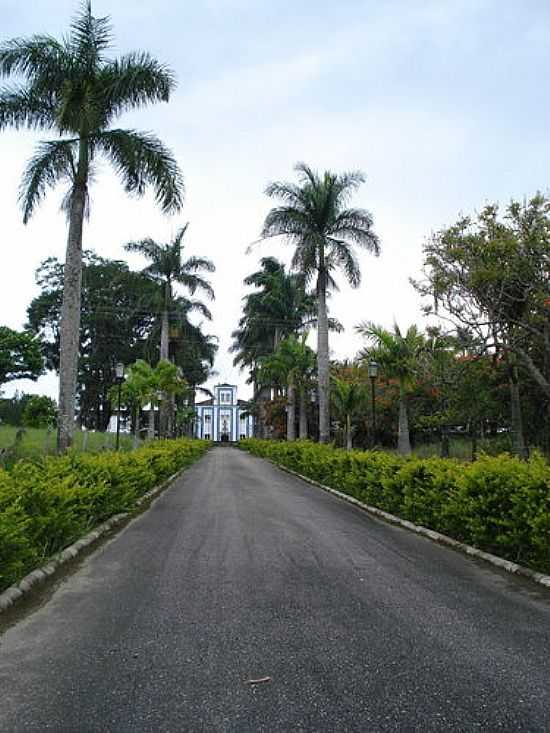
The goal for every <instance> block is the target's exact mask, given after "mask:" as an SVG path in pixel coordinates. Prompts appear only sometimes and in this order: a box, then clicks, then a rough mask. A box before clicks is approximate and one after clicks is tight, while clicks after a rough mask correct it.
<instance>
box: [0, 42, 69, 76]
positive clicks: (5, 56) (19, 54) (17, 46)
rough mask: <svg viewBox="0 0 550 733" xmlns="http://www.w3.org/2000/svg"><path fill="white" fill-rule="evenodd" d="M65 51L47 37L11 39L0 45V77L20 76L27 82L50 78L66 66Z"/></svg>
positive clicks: (58, 43) (60, 44) (62, 46)
mask: <svg viewBox="0 0 550 733" xmlns="http://www.w3.org/2000/svg"><path fill="white" fill-rule="evenodd" d="M66 62H67V51H66V48H65V47H64V45H63V44H62V43H60V42H59V41H57V40H56V39H55V38H52V37H51V36H48V35H35V36H32V37H31V38H13V39H11V40H10V41H5V42H4V43H3V44H2V45H0V76H11V75H12V74H20V75H21V76H23V77H25V78H26V79H29V80H34V79H36V78H37V77H42V78H43V77H45V76H46V77H50V78H51V76H52V72H54V71H58V69H59V68H60V67H61V66H63V65H64V64H66Z"/></svg>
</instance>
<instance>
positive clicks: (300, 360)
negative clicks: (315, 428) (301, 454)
mask: <svg viewBox="0 0 550 733" xmlns="http://www.w3.org/2000/svg"><path fill="white" fill-rule="evenodd" d="M306 337H307V335H306V336H304V337H302V338H301V339H298V338H296V336H292V335H291V336H287V337H286V338H284V339H283V340H282V341H281V342H280V344H279V345H278V347H277V350H276V351H275V352H274V353H273V354H271V355H270V356H267V357H264V358H263V359H262V360H261V361H260V374H259V377H260V379H261V380H262V381H264V379H267V380H270V381H275V382H278V381H280V382H282V383H284V384H286V398H287V399H286V408H287V440H289V441H291V440H295V439H296V392H297V391H298V393H299V405H300V420H299V424H300V439H304V438H307V401H306V395H307V387H308V384H309V380H310V379H311V371H312V367H313V364H314V360H315V353H314V352H313V351H312V350H311V349H310V348H309V347H308V346H307V345H306V343H305V339H306Z"/></svg>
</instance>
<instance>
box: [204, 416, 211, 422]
mask: <svg viewBox="0 0 550 733" xmlns="http://www.w3.org/2000/svg"><path fill="white" fill-rule="evenodd" d="M211 420H212V415H205V416H204V422H211Z"/></svg>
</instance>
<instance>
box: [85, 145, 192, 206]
mask: <svg viewBox="0 0 550 733" xmlns="http://www.w3.org/2000/svg"><path fill="white" fill-rule="evenodd" d="M94 142H95V144H96V145H97V147H98V148H99V149H101V150H102V151H103V153H104V154H105V155H106V156H107V157H108V158H109V159H110V160H111V162H112V163H113V165H114V167H115V170H116V171H117V173H118V174H119V176H120V178H121V180H122V182H123V184H124V188H125V190H126V191H127V192H128V193H134V194H137V195H142V194H143V193H144V192H145V189H146V187H147V186H148V185H150V186H151V187H152V188H153V190H154V192H155V198H156V201H157V203H158V204H159V205H160V207H161V208H162V210H163V211H164V212H166V213H171V212H175V211H179V209H181V207H182V205H183V195H184V184H183V176H182V174H181V171H180V169H179V166H178V164H177V162H176V160H175V158H174V156H173V155H172V153H171V152H170V151H169V150H168V148H166V147H165V146H164V145H163V144H162V142H161V141H160V140H159V139H158V138H157V137H156V136H154V135H152V134H150V133H140V132H136V131H135V130H109V131H106V132H102V133H100V134H98V135H97V137H96V138H95V139H94Z"/></svg>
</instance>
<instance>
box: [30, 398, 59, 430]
mask: <svg viewBox="0 0 550 733" xmlns="http://www.w3.org/2000/svg"><path fill="white" fill-rule="evenodd" d="M56 420H57V405H56V404H55V402H54V401H53V400H52V399H51V398H50V397H46V396H45V395H32V396H31V398H30V399H29V401H28V402H27V404H26V405H25V409H24V411H23V425H25V427H27V428H49V427H53V426H55V424H56Z"/></svg>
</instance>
